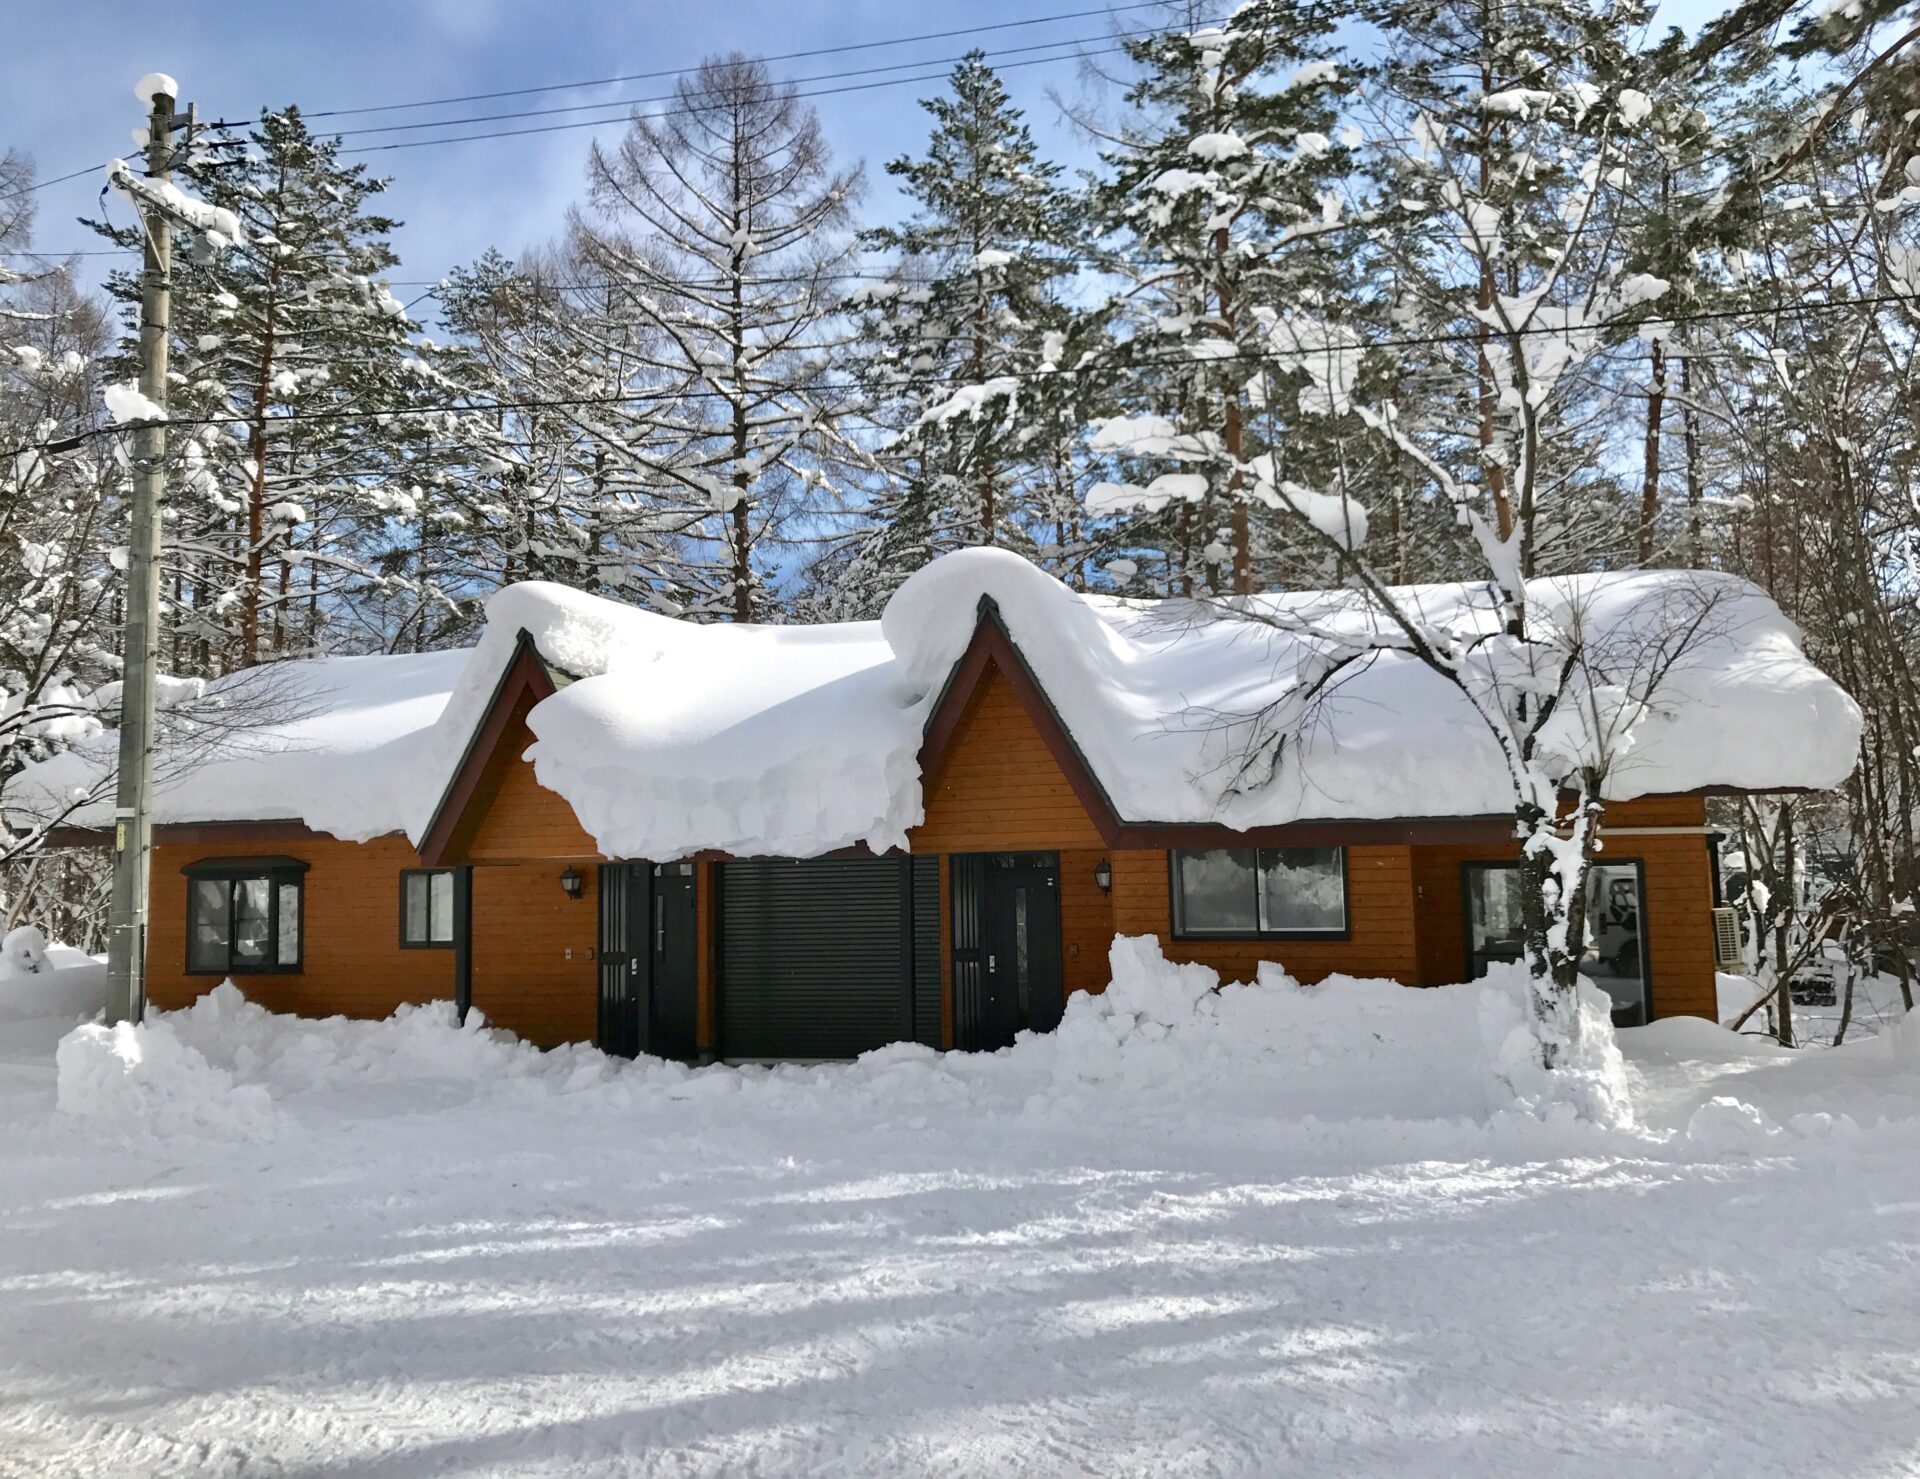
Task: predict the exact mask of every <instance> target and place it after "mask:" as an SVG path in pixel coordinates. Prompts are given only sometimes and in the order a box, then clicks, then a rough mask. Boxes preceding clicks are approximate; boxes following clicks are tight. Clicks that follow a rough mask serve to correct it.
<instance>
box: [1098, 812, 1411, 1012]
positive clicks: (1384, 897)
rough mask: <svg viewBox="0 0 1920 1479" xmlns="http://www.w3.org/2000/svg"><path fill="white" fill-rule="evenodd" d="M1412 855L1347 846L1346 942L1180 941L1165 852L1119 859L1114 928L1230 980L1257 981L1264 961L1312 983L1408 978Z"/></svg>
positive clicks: (1158, 850) (1115, 877) (1393, 848)
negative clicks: (1151, 938) (1335, 978)
mask: <svg viewBox="0 0 1920 1479" xmlns="http://www.w3.org/2000/svg"><path fill="white" fill-rule="evenodd" d="M1411 851H1412V850H1411V849H1410V848H1407V847H1404V846H1399V845H1393V846H1368V847H1350V848H1348V849H1347V922H1348V924H1349V925H1350V926H1351V937H1350V938H1348V939H1345V940H1176V939H1174V938H1173V880H1172V877H1171V875H1170V873H1169V871H1168V862H1167V852H1166V850H1165V849H1164V848H1154V849H1150V850H1138V851H1134V850H1128V851H1122V852H1116V853H1115V854H1114V855H1113V925H1114V928H1115V929H1116V930H1117V931H1118V932H1119V933H1121V934H1123V935H1158V936H1160V939H1161V941H1162V945H1163V948H1164V949H1165V951H1166V955H1167V958H1168V959H1169V960H1179V961H1197V962H1199V963H1200V964H1202V965H1207V966H1211V967H1212V968H1213V969H1214V970H1216V971H1218V972H1219V973H1220V975H1221V978H1222V979H1223V980H1228V981H1251V980H1253V979H1254V976H1255V974H1256V972H1257V970H1258V967H1259V964H1260V962H1261V961H1263V960H1267V961H1273V962H1275V963H1276V964H1278V965H1281V966H1284V967H1285V968H1286V969H1287V971H1288V972H1289V973H1291V974H1292V975H1293V976H1294V977H1296V978H1297V979H1298V980H1301V981H1305V982H1308V983H1311V982H1314V981H1318V980H1320V979H1322V978H1323V977H1325V976H1330V975H1333V974H1334V973H1336V972H1340V973H1344V974H1346V975H1350V976H1391V977H1393V978H1394V979H1396V980H1408V979H1410V978H1411V976H1412V974H1413V971H1414V967H1415V962H1416V960H1417V953H1416V950H1415V934H1414V916H1413V865H1412V858H1411Z"/></svg>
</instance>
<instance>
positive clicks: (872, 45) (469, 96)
mask: <svg viewBox="0 0 1920 1479" xmlns="http://www.w3.org/2000/svg"><path fill="white" fill-rule="evenodd" d="M1160 3H1161V0H1139V3H1137V4H1124V5H1102V6H1098V7H1096V8H1095V9H1092V10H1066V11H1057V12H1055V13H1054V14H1052V15H1036V16H1029V17H1028V18H1027V19H1025V20H1018V21H998V22H995V23H994V24H991V25H983V26H956V27H955V28H953V29H952V30H949V31H922V32H919V33H918V34H916V35H911V36H892V37H888V38H887V39H886V40H884V41H855V42H849V43H847V44H845V45H842V46H816V47H813V48H811V49H809V50H807V51H784V52H780V53H778V54H776V55H773V56H763V57H757V58H755V60H756V61H761V62H793V61H802V60H805V59H807V58H809V57H819V56H839V55H841V54H843V53H846V52H854V51H876V50H882V49H884V48H886V47H889V46H908V45H911V44H912V43H914V42H916V41H945V40H949V39H950V38H952V37H955V36H978V35H985V34H986V33H988V32H990V31H1010V30H1015V29H1017V28H1019V27H1023V26H1044V25H1050V24H1052V23H1054V22H1058V21H1077V20H1087V19H1089V18H1090V17H1094V16H1103V15H1113V14H1117V13H1119V12H1121V11H1127V10H1149V9H1156V8H1158V6H1159V5H1160ZM902 65H912V64H911V63H902ZM690 70H691V69H690V68H688V67H665V68H662V69H660V70H658V71H653V72H628V73H625V74H623V75H621V76H618V77H599V78H593V79H589V80H584V81H575V82H549V83H544V84H542V85H541V86H538V87H514V88H506V89H503V90H501V91H498V92H469V93H459V94H455V95H453V96H451V97H444V98H421V99H417V100H415V101H412V102H405V103H372V104H368V105H367V106H365V107H359V108H327V109H323V110H321V111H319V112H317V113H309V114H307V115H306V116H307V117H308V118H348V117H356V116H359V115H362V114H366V113H393V112H398V111H400V110H403V109H408V108H439V107H445V106H448V105H450V104H453V103H484V102H492V101H494V100H495V99H498V98H521V97H532V96H534V95H537V94H539V93H548V92H570V91H572V90H574V89H576V88H582V87H612V86H614V85H616V84H618V83H622V82H653V81H657V80H658V79H660V78H662V77H677V76H679V75H681V74H682V73H684V72H687V71H690Z"/></svg>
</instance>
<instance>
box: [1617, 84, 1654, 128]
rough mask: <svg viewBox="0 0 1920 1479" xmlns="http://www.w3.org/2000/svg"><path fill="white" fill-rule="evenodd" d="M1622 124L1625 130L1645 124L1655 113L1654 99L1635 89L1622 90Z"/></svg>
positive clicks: (1620, 105)
mask: <svg viewBox="0 0 1920 1479" xmlns="http://www.w3.org/2000/svg"><path fill="white" fill-rule="evenodd" d="M1619 107H1620V124H1621V126H1622V127H1623V128H1635V127H1638V126H1639V125H1640V124H1642V123H1644V122H1645V121H1646V119H1647V116H1648V115H1649V114H1651V113H1652V112H1653V99H1652V98H1650V97H1648V96H1647V95H1646V94H1645V93H1643V92H1641V91H1640V90H1639V89H1638V88H1635V87H1623V88H1621V89H1620V104H1619Z"/></svg>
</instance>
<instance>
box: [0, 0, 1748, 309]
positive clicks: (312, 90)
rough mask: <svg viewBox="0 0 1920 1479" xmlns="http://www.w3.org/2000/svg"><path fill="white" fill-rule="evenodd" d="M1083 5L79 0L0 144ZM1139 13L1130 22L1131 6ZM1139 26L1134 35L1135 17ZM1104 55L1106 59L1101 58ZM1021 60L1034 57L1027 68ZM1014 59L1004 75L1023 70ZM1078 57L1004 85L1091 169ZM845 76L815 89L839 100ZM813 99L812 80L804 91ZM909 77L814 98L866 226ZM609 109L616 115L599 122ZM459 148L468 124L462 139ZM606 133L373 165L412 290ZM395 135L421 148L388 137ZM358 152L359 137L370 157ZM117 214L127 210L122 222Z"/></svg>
mask: <svg viewBox="0 0 1920 1479" xmlns="http://www.w3.org/2000/svg"><path fill="white" fill-rule="evenodd" d="M1093 4H1094V0H1024V3H1023V0H931V3H928V0H922V3H920V4H914V5H903V4H900V3H897V0H896V3H887V0H701V3H669V4H661V3H645V0H565V3H550V4H537V3H527V0H518V3H516V0H324V3H320V4H301V5H292V4H286V3H273V0H203V3H194V0H180V3H176V4H174V5H172V6H169V7H166V8H165V9H164V10H163V11H156V10H155V9H154V8H153V7H152V6H150V5H135V4H131V3H127V0H81V3H76V4H70V5H67V6H65V7H54V6H45V5H42V6H31V7H29V6H24V5H22V6H13V7H9V9H10V10H11V12H12V13H11V14H10V15H9V16H8V19H7V43H6V45H5V47H4V48H0V81H4V84H5V87H6V95H7V97H8V99H9V105H8V107H7V108H6V110H5V116H4V118H0V147H6V146H13V147H17V148H23V149H25V150H26V151H27V152H29V153H30V154H31V155H32V156H33V157H34V160H35V163H36V165H37V166H38V168H39V172H40V175H41V177H42V178H48V177H51V176H54V175H59V174H64V173H66V172H67V171H69V170H72V169H76V168H79V167H80V166H82V165H87V164H90V163H93V162H94V161H96V160H99V159H103V158H106V157H108V156H110V155H115V154H125V153H127V152H129V151H130V150H131V149H132V147H133V146H132V143H131V141H130V139H129V133H128V131H129V130H130V129H131V128H132V127H133V126H134V125H135V124H136V123H137V122H138V121H139V107H138V105H137V104H136V103H135V102H134V99H133V96H132V92H131V88H132V84H133V82H134V81H135V79H136V78H138V77H140V76H141V75H142V74H143V73H146V72H149V71H164V72H168V73H171V74H172V75H173V76H174V77H176V78H177V79H178V80H179V82H180V84H181V91H182V94H183V96H184V98H186V99H189V100H192V101H194V102H197V103H198V104H199V105H200V110H201V115H202V116H203V117H208V118H214V117H229V118H231V117H241V116H247V115H250V114H253V113H256V112H257V111H258V109H259V108H261V107H262V106H275V107H277V106H280V105H282V104H284V103H288V102H295V103H299V104H300V105H301V106H302V107H303V108H305V109H306V110H308V111H309V112H315V111H319V110H323V109H333V108H355V107H365V106H369V105H373V104H379V103H387V102H394V101H400V100H408V99H416V98H431V97H441V96H446V95H448V94H460V93H475V92H487V91H492V90H495V89H505V88H523V87H531V86H536V85H541V84H547V83H556V82H566V81H570V80H575V79H581V78H594V77H605V76H609V75H617V74H623V73H633V72H651V71H656V70H661V69H667V68H678V67H683V66H687V65H690V64H692V63H694V62H697V61H698V60H699V59H700V58H701V57H702V56H703V55H706V54H709V53H712V52H717V51H725V50H728V49H733V48H737V49H740V50H743V51H747V52H750V53H753V54H758V55H772V54H777V53H781V52H789V51H799V50H804V49H808V48H814V47H828V46H840V45H846V44H848V43H854V42H864V41H874V40H883V39H887V38H891V37H897V36H902V35H909V34H914V33H920V32H927V31H939V30H947V29H951V28H955V27H960V26H980V25H991V24H994V23H998V22H1006V21H1019V20H1028V19H1031V18H1033V17H1035V16H1039V15H1050V14H1056V13H1059V12H1063V11H1075V10H1086V9H1091V8H1093ZM1711 9H1712V8H1711V7H1710V6H1709V5H1708V4H1706V3H1705V0H1673V3H1670V4H1669V5H1668V6H1666V7H1663V17H1670V18H1671V19H1672V20H1673V21H1675V22H1676V23H1682V24H1693V23H1697V22H1698V20H1699V19H1701V18H1702V17H1703V16H1704V15H1706V14H1709V13H1711ZM1131 14H1132V15H1133V16H1136V17H1137V16H1140V15H1141V14H1142V12H1140V11H1138V10H1135V11H1133V12H1131ZM1126 23H1127V21H1126V20H1125V19H1124V18H1120V19H1116V20H1114V21H1109V20H1107V19H1104V18H1102V17H1097V16H1095V17H1087V18H1084V19H1080V20H1069V21H1063V22H1055V23H1050V24H1046V25H1034V26H1023V27H1019V28H1017V29H1008V30H1002V31H999V32H995V33H990V34H987V35H982V36H979V37H959V38H953V39H948V40H936V41H926V42H920V43H915V44H913V45H910V46H902V47H898V48H888V49H884V50H882V49H876V50H870V51H861V52H854V53H850V54H843V55H836V56H824V57H815V58H810V59H805V60H795V61H788V62H780V63H777V64H776V67H775V70H776V71H777V72H778V73H779V74H780V75H783V76H788V77H793V78H796V79H800V78H805V77H809V76H817V75H818V74H821V73H829V72H841V71H845V70H847V69H850V68H858V67H874V66H880V65H885V64H889V63H897V62H906V61H913V60H925V61H927V62H928V63H930V65H928V66H926V67H924V68H916V69H914V70H915V72H937V71H943V70H944V65H943V64H944V63H945V61H946V60H947V59H949V58H951V57H954V56H957V55H958V54H960V53H961V52H962V51H964V50H966V48H967V47H968V46H969V45H970V44H978V45H981V46H984V47H986V48H988V49H989V50H990V51H991V50H995V49H998V48H1012V47H1031V46H1033V45H1034V44H1035V43H1038V42H1051V41H1068V40H1071V39H1073V38H1078V37H1087V38H1097V37H1102V36H1104V35H1105V34H1106V33H1107V32H1108V31H1109V30H1110V29H1111V27H1112V26H1114V25H1124V24H1126ZM1136 23H1137V22H1136ZM1096 44H1098V43H1096ZM1029 55H1031V53H1029ZM1018 59H1019V58H1017V57H1015V56H1011V55H1009V56H1007V57H1005V58H1004V59H1003V60H1004V61H1006V62H1011V61H1015V60H1018ZM1076 72H1077V68H1076V66H1075V65H1074V64H1073V63H1072V62H1070V61H1063V62H1059V63H1053V64H1047V65H1033V66H1023V67H1017V68H1011V69H1009V70H1008V71H1007V72H1006V74H1005V76H1006V81H1007V85H1008V87H1009V89H1010V90H1011V91H1012V93H1013V95H1014V97H1015V99H1016V101H1018V102H1019V103H1021V104H1022V105H1023V106H1025V107H1026V109H1027V110H1028V114H1029V117H1030V120H1031V122H1032V123H1033V125H1034V128H1035V131H1036V133H1037V134H1039V136H1040V137H1041V140H1042V143H1043V145H1044V146H1046V147H1049V148H1050V149H1052V150H1053V152H1054V153H1055V156H1056V157H1059V158H1064V159H1067V160H1069V161H1073V160H1078V159H1080V158H1083V157H1085V156H1084V147H1083V146H1082V145H1081V144H1079V143H1078V142H1077V140H1076V139H1075V138H1074V136H1073V135H1072V131H1071V130H1070V129H1069V128H1068V127H1066V126H1065V125H1064V124H1063V123H1062V122H1061V120H1060V119H1059V117H1058V110H1057V109H1056V107H1055V106H1054V104H1053V103H1052V102H1051V101H1049V99H1048V97H1047V90H1048V88H1049V87H1050V86H1051V87H1053V88H1056V89H1062V90H1065V91H1066V92H1068V93H1072V92H1074V91H1075V90H1076V88H1077V87H1078V86H1079V84H1078V82H1077V80H1076ZM867 80H872V79H861V78H849V79H845V80H844V81H825V82H819V83H815V84H813V86H814V87H818V88H823V89H824V88H836V87H845V86H846V85H847V84H848V83H849V82H862V81H867ZM803 86H804V84H803ZM935 86H936V85H935V84H931V83H921V84H918V85H905V86H893V87H883V88H875V89H872V90H865V91H853V92H839V93H835V94H831V95H823V96H820V97H818V98H817V99H816V100H815V106H817V107H818V108H819V110H820V113H821V116H822V119H823V122H824V125H825V127H826V131H827V135H828V138H829V139H830V141H831V142H832V144H833V146H834V149H835V152H836V154H837V155H838V156H840V157H841V158H842V159H847V158H864V159H865V161H866V163H867V167H868V178H869V197H868V203H867V206H866V209H865V214H866V216H867V217H868V218H875V217H884V216H886V215H888V214H890V213H891V212H892V211H893V210H894V209H895V208H896V198H895V197H894V196H893V193H892V191H891V188H890V184H889V182H888V181H887V179H886V177H885V174H884V172H883V171H882V168H881V166H882V165H883V164H884V162H885V161H886V160H887V159H888V158H890V157H892V156H893V155H895V154H898V153H900V152H903V151H917V150H918V149H919V148H920V147H921V145H922V143H923V142H924V139H925V135H926V129H927V122H926V115H925V114H924V113H923V112H922V111H921V110H920V108H919V107H918V106H917V105H916V102H915V99H916V98H917V97H919V96H920V95H922V94H924V93H926V92H928V91H930V90H933V89H934V88H935ZM669 87H670V83H666V82H641V83H629V84H625V85H622V86H615V87H598V88H589V89H574V90H570V91H566V92H556V93H545V94H541V95H539V96H537V97H533V98H527V99H522V100H507V101H503V102H499V103H491V104H465V105H459V106H457V107H451V108H447V109H442V110H438V112H437V113H435V112H410V113H392V114H382V115H378V116H374V117H363V118H351V119H341V120H339V121H338V125H337V126H339V127H342V128H346V127H365V126H368V125H372V124H379V123H391V122H414V121H419V120H421V119H423V118H429V117H435V116H451V117H459V116H463V115H465V114H467V113H472V112H479V113H488V112H496V111H509V110H512V109H517V108H523V107H553V106H557V105H561V104H573V103H585V102H610V103H617V102H619V101H620V100H622V99H624V98H630V97H636V96H644V95H649V94H657V93H660V92H664V91H667V90H668V89H669ZM609 111H611V110H609ZM559 121H564V120H563V119H559V118H553V119H529V120H525V121H523V122H519V123H501V124H497V125H493V126H494V127H498V128H503V129H509V128H525V127H528V126H529V125H533V124H541V123H547V122H559ZM458 131H460V132H470V131H473V130H458ZM617 131H618V125H617V124H609V125H608V126H606V127H605V128H603V129H599V130H587V129H580V128H575V129H569V130H566V131H563V132H556V133H544V134H534V135H530V136H524V137H518V138H506V139H500V140H497V141H493V142H487V143H464V144H454V145H449V146H446V147H439V148H422V149H407V150H399V151H394V152H390V153H384V154H375V155H371V156H369V158H370V159H371V160H372V161H373V163H374V167H375V169H376V170H378V171H379V172H381V173H383V174H388V175H390V176H391V177H392V178H393V182H394V183H393V188H392V190H391V192H390V194H389V196H388V206H387V208H388V209H389V210H390V212H391V213H392V214H394V215H396V216H398V217H400V218H401V219H402V220H403V221H404V222H405V225H404V227H403V228H402V230H401V232H400V233H399V235H398V238H397V245H398V247H399V250H400V254H401V257H402V261H403V264H404V271H403V272H402V273H400V274H398V275H399V276H403V277H406V278H432V277H437V276H438V275H440V274H441V273H443V272H445V271H446V270H447V269H448V268H449V267H452V266H454V265H456V264H458V263H461V262H465V261H470V260H472V259H473V258H474V257H475V256H477V255H478V254H479V253H480V252H481V251H483V250H484V249H485V248H486V247H488V246H497V247H499V248H501V249H502V250H505V251H507V252H510V253H514V252H518V251H520V250H521V249H522V248H524V247H527V246H529V245H535V244H538V243H540V242H543V241H545V240H548V239H550V238H551V237H552V236H553V235H554V234H555V232H556V231H557V230H558V229H559V227H560V225H561V223H562V221H563V219H564V216H565V212H566V208H567V206H568V205H569V204H570V203H571V202H573V201H575V200H577V199H578V198H579V197H580V196H581V194H582V165H583V160H584V157H585V153H586V147H587V140H588V139H589V138H590V137H593V136H595V135H596V134H598V135H601V136H608V137H611V136H614V135H616V134H617ZM384 137H386V138H404V137H419V135H417V134H416V135H389V136H384ZM380 141H382V140H381V139H380V138H368V139H366V140H363V141H362V142H368V143H372V142H380ZM98 189H99V182H98V179H97V178H95V177H89V178H85V179H81V180H75V181H73V182H71V183H69V184H63V185H56V186H52V187H50V188H48V189H47V190H45V191H43V192H41V213H40V226H39V230H38V233H37V244H38V245H39V246H40V247H41V248H42V249H46V250H58V249H61V248H71V247H84V246H90V245H93V244H94V241H93V240H92V239H91V238H89V237H88V235H87V233H85V232H84V231H82V229H81V228H80V227H78V226H77V225H75V224H74V216H75V215H76V214H77V213H79V212H81V211H91V210H92V209H94V207H95V199H94V197H95V195H96V192H97V191H98ZM116 208H117V209H121V210H124V207H123V206H116Z"/></svg>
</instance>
